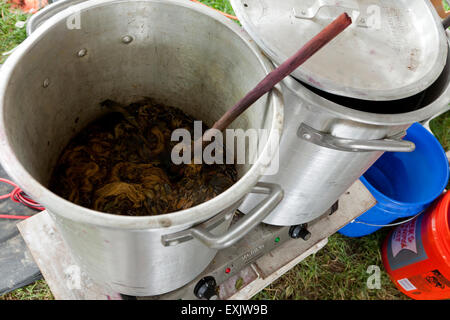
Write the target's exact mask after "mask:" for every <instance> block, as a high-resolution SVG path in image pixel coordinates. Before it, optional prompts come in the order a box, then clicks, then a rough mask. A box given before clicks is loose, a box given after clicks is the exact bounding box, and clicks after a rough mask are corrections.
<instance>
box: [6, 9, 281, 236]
mask: <svg viewBox="0 0 450 320" xmlns="http://www.w3.org/2000/svg"><path fill="white" fill-rule="evenodd" d="M122 2H128V3H129V2H149V3H164V4H169V5H176V6H180V7H185V8H186V9H187V10H194V11H197V12H199V13H202V14H205V15H207V16H209V17H210V18H212V19H213V20H215V21H216V22H220V23H221V24H222V25H223V26H224V27H225V28H228V29H230V30H231V31H232V32H233V33H234V34H235V35H236V36H237V37H238V39H239V40H240V41H243V42H244V43H245V44H246V45H247V47H248V48H249V49H250V50H251V51H252V52H253V54H254V57H255V58H256V59H258V61H259V63H260V65H261V67H262V68H263V70H264V71H265V73H266V74H268V73H269V72H270V71H271V70H272V69H273V65H272V64H271V63H270V61H269V60H268V59H267V58H266V57H265V56H264V55H263V54H262V52H261V51H260V50H259V48H258V47H257V46H256V44H255V43H254V42H253V41H251V38H250V37H249V36H248V35H247V33H245V31H243V30H242V29H241V28H239V26H238V25H237V24H235V23H234V22H232V21H230V20H228V19H227V18H225V17H223V16H222V15H221V14H220V13H217V12H216V11H214V10H211V9H209V8H207V7H205V6H203V5H199V4H195V3H192V2H187V1H183V0H91V1H87V2H83V3H80V4H78V5H75V6H72V7H69V8H68V9H66V10H64V11H61V12H59V13H57V14H56V15H55V16H53V17H51V18H49V19H48V20H47V21H46V22H44V23H43V24H42V25H41V26H40V27H39V28H38V29H37V30H36V31H35V32H33V33H32V34H31V35H30V37H29V38H27V39H25V41H24V42H23V43H22V44H20V45H19V47H17V50H15V52H14V53H13V54H12V55H11V56H10V57H9V58H8V59H7V61H6V62H5V64H4V65H3V66H2V74H1V76H0V123H4V122H5V117H4V112H5V102H4V101H5V92H6V88H7V87H8V85H9V82H10V79H11V76H12V74H13V72H14V70H15V68H17V67H18V65H19V63H20V60H21V58H22V57H23V56H24V55H25V54H26V52H27V50H28V48H29V47H32V46H34V45H35V44H36V43H37V42H38V41H39V40H40V39H41V38H42V37H44V36H45V35H46V33H47V31H49V30H50V29H52V27H53V26H54V24H56V23H57V22H60V21H62V20H64V19H66V18H68V17H69V16H71V15H72V14H73V13H74V12H79V11H82V10H86V9H89V8H93V7H98V6H105V5H111V4H115V3H122ZM280 90H281V87H280V86H277V87H276V88H275V89H274V90H272V92H271V93H270V95H269V96H268V98H269V99H270V103H271V104H272V106H273V114H272V117H273V121H272V124H271V127H270V134H269V137H268V139H272V138H276V139H279V137H281V132H282V129H283V120H284V119H283V118H284V111H283V110H284V109H283V106H284V105H283V98H282V94H281V91H280ZM7 134H8V133H7V131H6V129H5V126H0V150H1V152H0V162H1V163H2V165H3V167H4V168H5V170H6V172H8V174H9V175H10V176H11V177H12V178H13V179H14V180H15V181H16V182H17V183H18V184H19V185H20V186H21V188H23V189H24V190H25V191H26V192H27V193H28V194H30V196H32V197H33V198H35V199H39V200H38V201H39V202H40V203H41V204H42V205H43V206H45V207H46V208H48V209H49V211H50V212H52V213H57V215H58V216H62V217H64V218H66V219H70V220H72V221H77V222H80V223H85V224H90V225H97V226H101V227H106V228H120V229H133V230H144V229H162V228H167V229H168V228H170V227H181V226H183V227H188V226H192V225H194V224H196V223H199V222H201V221H205V220H207V219H209V218H211V217H213V216H214V215H216V214H217V213H218V212H219V211H221V210H223V209H225V208H227V207H229V206H230V205H231V204H233V203H235V202H237V201H239V200H240V199H242V197H244V196H245V195H246V194H247V193H248V192H250V190H251V188H252V187H253V186H254V185H255V184H256V183H257V181H258V180H259V178H260V176H261V175H263V173H264V169H265V167H266V165H267V164H265V163H264V162H263V160H262V158H263V157H264V156H266V158H265V159H272V158H273V155H274V154H275V152H277V151H278V150H271V148H270V146H269V143H267V144H266V146H265V147H264V149H263V151H262V153H261V155H260V157H259V158H258V159H257V160H256V161H255V163H254V164H253V165H252V166H251V168H250V169H249V170H248V171H247V172H246V173H245V174H244V176H243V177H241V178H240V179H239V180H238V181H237V182H236V183H235V184H233V185H232V186H231V187H230V188H228V189H227V190H226V191H224V192H223V193H221V194H219V195H218V196H217V197H215V198H213V199H211V200H209V201H207V202H204V203H202V204H200V205H198V206H195V207H192V208H190V209H186V210H182V211H177V212H172V213H168V214H163V215H160V216H145V217H130V216H119V215H114V214H108V213H103V212H98V211H95V210H91V209H88V208H85V207H82V206H79V205H76V204H74V203H72V202H69V201H67V200H65V199H63V198H61V197H59V196H58V195H56V194H55V193H53V192H51V191H50V190H48V189H47V188H46V187H44V186H43V185H42V184H41V183H40V182H38V181H37V180H36V179H34V177H33V176H32V175H31V174H30V173H29V172H28V171H27V170H26V169H25V168H24V167H23V165H22V163H21V162H20V161H19V159H18V158H17V157H16V155H15V153H14V152H13V149H12V147H11V145H10V143H9V140H8V138H7ZM268 141H271V140H268ZM269 157H270V158H269ZM68 207H71V208H70V212H69V211H68V210H67V208H68Z"/></svg>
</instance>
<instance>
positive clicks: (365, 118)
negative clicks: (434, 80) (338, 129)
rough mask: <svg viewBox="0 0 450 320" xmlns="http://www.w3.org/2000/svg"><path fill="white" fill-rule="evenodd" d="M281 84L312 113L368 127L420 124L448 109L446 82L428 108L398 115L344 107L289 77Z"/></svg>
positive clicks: (448, 88)
mask: <svg viewBox="0 0 450 320" xmlns="http://www.w3.org/2000/svg"><path fill="white" fill-rule="evenodd" d="M283 84H284V85H285V86H286V87H287V89H289V91H291V92H292V93H293V94H295V95H296V96H298V97H299V98H300V99H302V100H303V101H305V102H306V103H307V104H309V105H311V111H313V112H314V109H317V112H326V113H331V114H333V115H334V116H336V117H337V118H342V119H346V120H352V121H356V122H361V123H366V124H370V125H380V126H386V125H388V126H397V125H410V124H412V123H414V122H420V121H423V120H427V119H429V118H431V117H433V116H434V115H436V114H437V113H439V112H440V111H442V110H443V109H444V108H445V106H447V107H448V104H449V103H450V84H449V83H448V82H447V87H446V88H445V90H444V92H443V93H442V94H441V95H440V96H439V98H437V99H436V100H435V101H433V102H432V103H431V104H429V105H428V106H426V107H423V108H421V109H419V110H415V111H411V112H406V113H398V114H379V113H370V112H364V111H359V110H355V109H352V108H349V107H345V106H343V105H340V104H337V103H335V102H332V101H330V100H328V99H325V98H323V97H321V96H320V95H318V94H316V93H314V92H312V91H311V90H309V89H308V88H306V87H304V86H303V85H302V84H301V83H299V82H298V81H297V80H295V79H294V78H292V77H291V76H289V77H286V78H285V79H284V80H283Z"/></svg>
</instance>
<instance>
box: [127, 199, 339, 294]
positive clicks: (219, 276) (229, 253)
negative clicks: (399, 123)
mask: <svg viewBox="0 0 450 320" xmlns="http://www.w3.org/2000/svg"><path fill="white" fill-rule="evenodd" d="M337 209H338V202H336V203H335V204H334V205H333V206H332V208H330V209H329V210H327V212H325V213H324V215H323V216H322V217H320V218H319V219H316V220H315V221H312V222H311V223H308V224H306V223H305V224H301V225H296V226H287V227H277V226H271V225H267V224H260V225H259V226H257V227H256V228H255V229H254V230H253V231H251V232H250V233H249V234H248V235H247V236H246V237H244V238H243V239H242V240H240V241H239V242H237V243H236V244H234V245H233V246H231V247H229V248H227V249H224V250H221V251H219V253H218V254H217V256H216V257H215V258H214V260H213V261H212V263H211V264H210V265H209V266H208V267H207V268H206V270H205V271H204V272H203V273H202V274H200V275H199V276H198V277H197V278H195V279H194V280H193V281H191V282H190V283H189V284H187V285H185V286H184V287H182V288H180V289H178V290H175V291H173V292H170V293H167V294H163V295H158V296H151V297H132V296H125V295H124V296H123V298H124V299H137V300H155V299H163V300H166V299H170V300H171V299H189V300H190V299H207V300H210V299H219V295H220V288H219V287H220V285H221V284H223V283H225V282H226V281H227V280H228V279H230V278H232V277H233V276H236V275H240V274H241V273H242V272H243V270H244V269H245V268H247V267H249V266H251V265H252V264H253V263H254V262H255V261H257V260H258V259H259V258H261V257H262V256H264V255H265V254H267V253H269V252H272V251H273V250H276V249H277V248H279V247H280V246H281V245H282V244H284V243H285V242H287V241H290V240H296V241H303V242H304V244H306V243H308V242H309V241H310V240H311V238H312V232H310V231H309V226H310V225H314V224H315V223H317V221H319V220H320V219H323V218H324V217H326V216H329V215H331V214H333V213H334V212H335V211H336V210H337ZM242 215H243V213H242V212H240V211H239V210H237V212H236V214H235V217H234V219H233V221H234V220H238V219H239V218H241V217H242ZM304 244H303V245H304ZM238 285H239V284H238V283H236V286H238Z"/></svg>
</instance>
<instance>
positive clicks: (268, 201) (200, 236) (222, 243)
mask: <svg viewBox="0 0 450 320" xmlns="http://www.w3.org/2000/svg"><path fill="white" fill-rule="evenodd" d="M251 193H258V194H266V195H267V197H265V198H264V199H263V200H262V201H261V202H260V203H259V204H258V205H257V206H256V207H254V208H253V209H252V210H251V211H250V212H248V213H247V214H246V215H245V217H243V218H241V219H239V221H238V222H236V223H235V224H234V225H233V226H232V227H231V228H230V229H229V230H228V231H227V232H225V233H224V234H222V235H219V236H216V235H213V234H212V233H211V232H210V231H211V230H212V229H214V228H215V227H217V226H218V225H219V224H221V223H222V222H224V221H225V220H230V219H232V218H233V215H234V212H229V211H227V210H224V212H222V213H219V214H218V215H216V216H214V217H213V218H211V219H210V220H208V221H206V222H203V223H202V224H200V225H197V226H195V227H193V228H190V229H187V230H183V231H180V232H177V233H173V234H169V235H164V236H162V237H161V241H162V244H163V245H164V246H166V247H167V246H174V245H177V244H180V243H182V242H186V241H189V240H191V239H194V238H195V239H197V240H199V241H201V242H202V243H203V244H205V245H206V246H207V247H209V248H212V249H224V248H228V247H229V246H232V245H233V244H235V243H236V242H237V241H239V240H240V239H242V238H243V237H244V236H245V235H246V234H247V233H248V232H250V231H251V230H252V229H253V228H255V227H256V226H257V225H259V224H260V223H261V222H262V221H263V220H264V219H265V218H266V217H267V216H268V215H269V214H270V213H271V212H272V210H273V209H274V208H275V207H276V206H277V205H278V203H279V202H280V201H281V199H283V190H282V189H281V187H280V186H279V185H278V184H274V183H265V182H258V183H257V184H256V186H255V187H254V188H253V189H252V191H251Z"/></svg>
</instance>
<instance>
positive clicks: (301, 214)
mask: <svg viewBox="0 0 450 320" xmlns="http://www.w3.org/2000/svg"><path fill="white" fill-rule="evenodd" d="M449 60H450V59H449V58H447V63H446V67H445V69H444V71H443V72H442V74H441V75H440V77H439V78H438V80H437V81H436V82H435V83H434V84H433V85H432V86H431V87H430V88H429V89H427V90H426V92H425V95H424V97H423V102H422V104H423V106H422V108H420V109H417V110H415V111H411V112H406V113H399V114H378V113H369V112H363V111H358V110H355V109H352V108H350V107H348V106H344V105H339V104H337V103H334V102H332V101H330V100H327V99H325V98H323V97H322V96H320V95H318V94H316V93H314V92H313V91H311V90H309V89H308V88H306V87H305V86H303V85H302V84H301V83H300V82H298V81H296V80H295V79H294V78H292V77H289V78H286V80H285V81H284V84H283V86H284V88H283V95H284V99H285V123H284V131H283V136H282V138H281V142H280V165H279V167H280V170H279V171H278V173H277V174H276V175H272V176H265V177H263V178H262V179H261V181H264V182H270V183H276V184H279V185H280V186H281V187H282V188H283V190H284V198H283V201H282V202H281V203H280V205H279V206H278V207H277V208H276V209H275V210H274V211H273V212H272V213H271V214H270V215H269V216H268V217H267V218H266V219H265V220H264V222H265V223H267V224H271V225H277V226H290V225H299V224H303V223H308V222H310V221H312V220H314V219H316V218H317V217H320V216H321V215H323V214H324V212H326V211H327V210H328V209H329V208H330V207H331V206H332V205H333V204H334V203H335V202H336V201H337V200H338V198H339V197H340V195H342V194H343V193H344V192H345V191H346V190H347V189H348V188H349V187H350V186H351V185H352V184H353V183H354V182H355V181H356V180H357V179H358V178H359V177H360V176H361V175H362V174H363V173H364V172H365V171H366V170H367V169H368V168H369V167H370V166H371V165H372V164H373V163H374V162H375V161H376V160H377V159H378V158H379V157H380V156H381V155H382V154H383V153H384V152H385V151H391V152H408V151H413V150H414V145H413V144H412V143H410V142H407V141H403V140H401V138H402V137H403V136H404V135H405V134H406V133H405V130H406V129H407V128H408V127H409V126H410V125H411V124H412V123H414V122H421V121H424V120H427V119H429V118H431V117H433V116H434V115H436V114H439V113H442V112H443V111H445V110H449V106H448V104H449V102H450V89H449V77H450V70H449V69H450V63H449ZM362 103H363V102H362ZM399 103H400V102H399ZM359 107H361V106H359ZM375 110H376V109H375ZM259 199H260V197H259V196H258V195H250V196H249V197H247V198H246V200H245V201H244V203H243V205H242V206H241V207H240V208H241V209H242V210H243V211H244V212H245V210H248V208H251V207H252V205H254V204H255V202H257V201H259Z"/></svg>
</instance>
